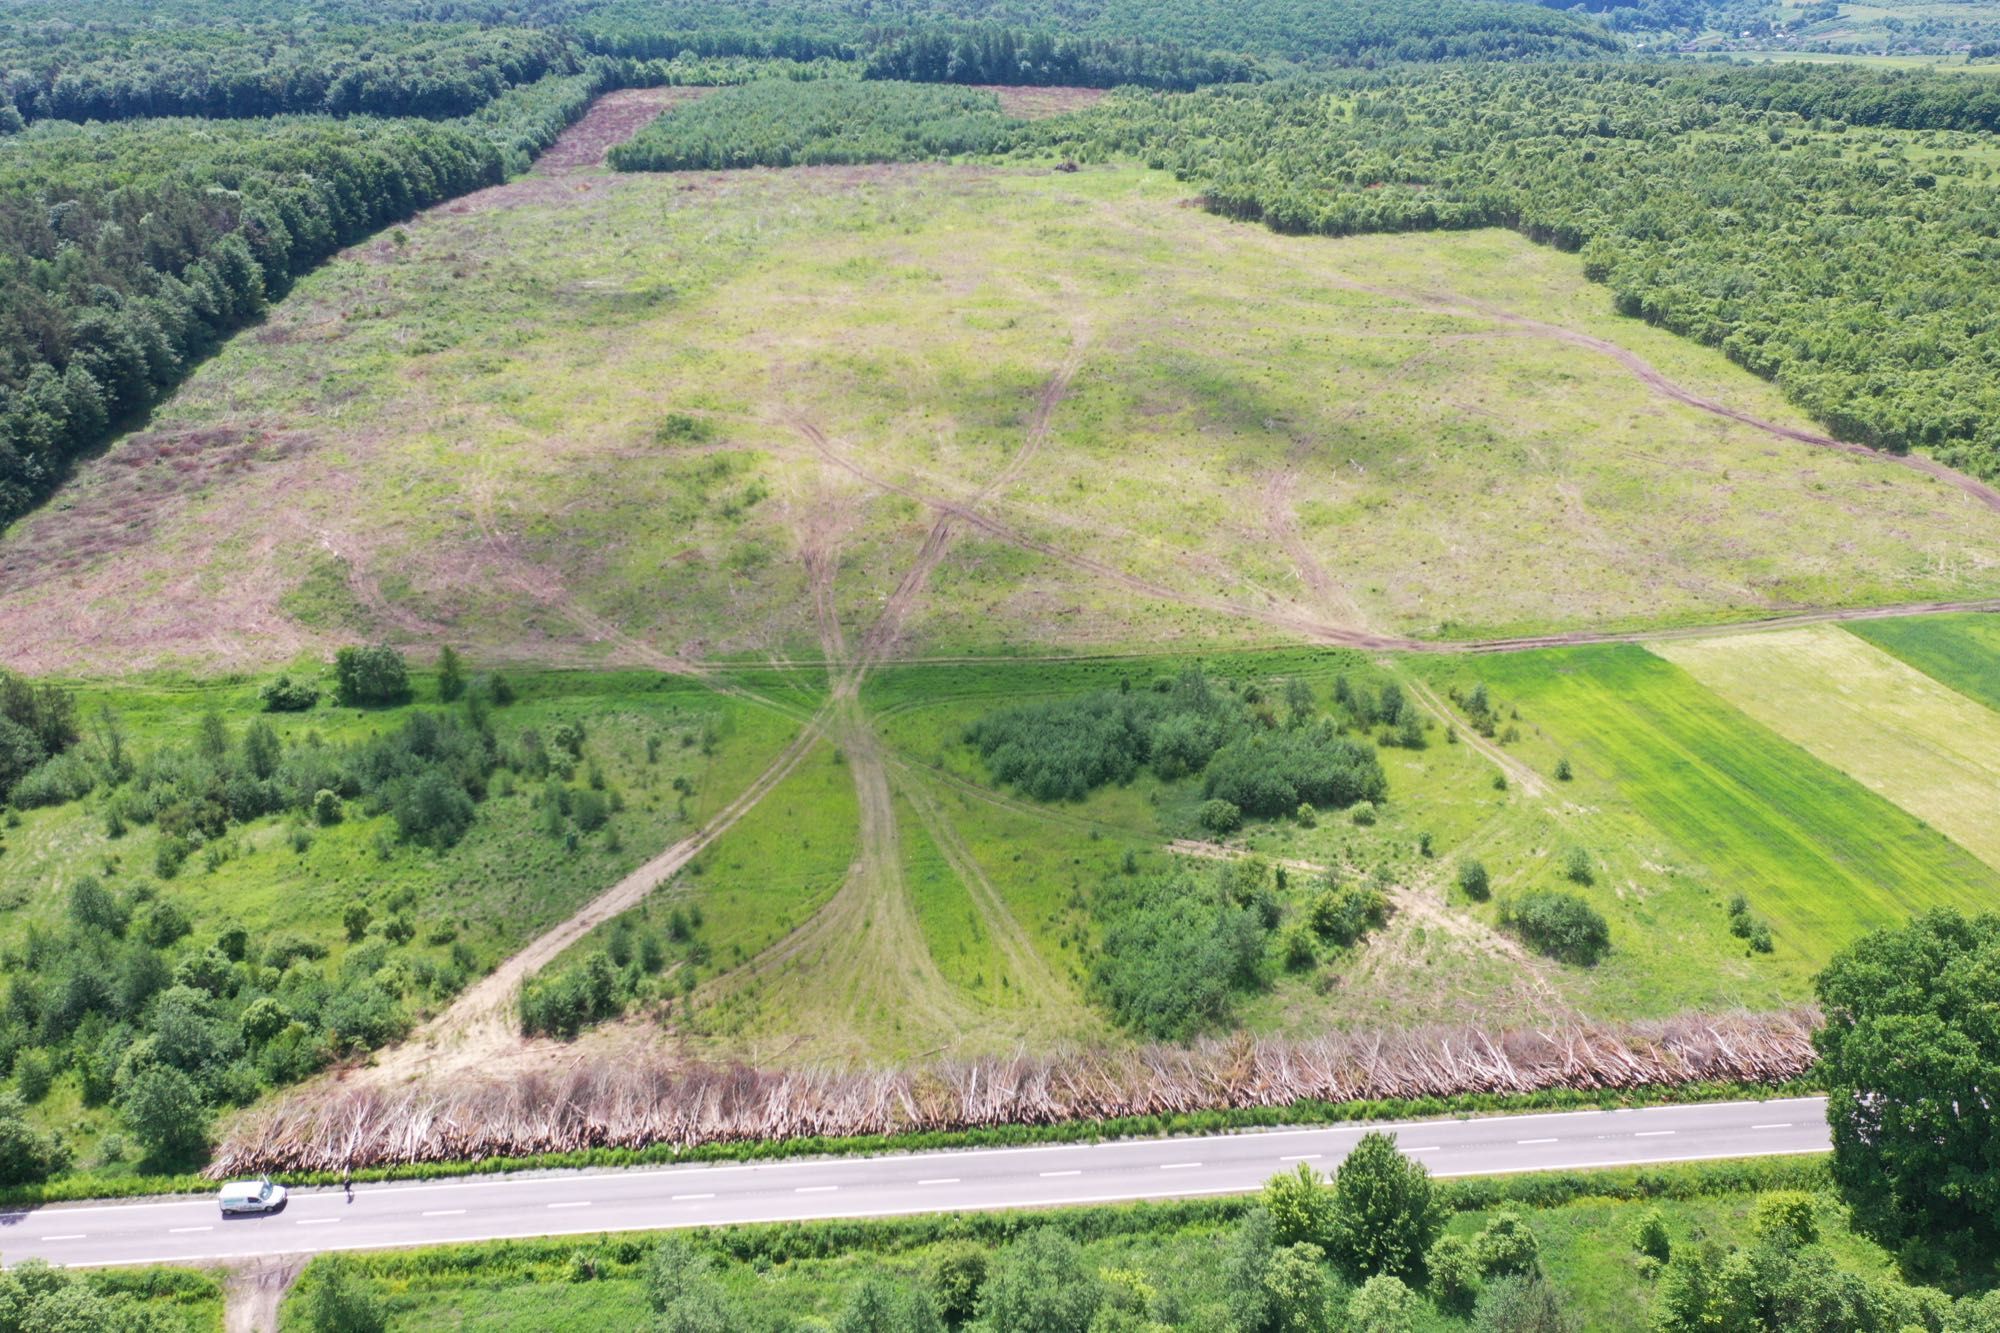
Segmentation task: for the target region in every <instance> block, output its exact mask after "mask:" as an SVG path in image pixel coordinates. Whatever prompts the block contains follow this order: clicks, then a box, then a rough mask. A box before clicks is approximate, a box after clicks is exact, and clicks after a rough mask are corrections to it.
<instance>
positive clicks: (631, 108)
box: [529, 88, 715, 176]
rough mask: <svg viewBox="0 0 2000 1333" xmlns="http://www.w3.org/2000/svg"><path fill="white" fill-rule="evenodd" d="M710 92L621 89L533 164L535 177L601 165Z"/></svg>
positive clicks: (593, 107)
mask: <svg viewBox="0 0 2000 1333" xmlns="http://www.w3.org/2000/svg"><path fill="white" fill-rule="evenodd" d="M714 91H715V89H713V88H621V89H619V90H618V91H617V92H610V93H606V94H604V96H602V97H600V98H598V99H597V101H595V102H594V103H592V104H591V107H590V110H589V111H588V112H586V113H585V115H584V117H583V119H582V120H579V121H578V122H577V123H576V124H574V125H572V126H570V127H569V128H568V129H567V130H564V131H563V133H562V137H561V138H559V139H557V140H556V141H555V142H554V143H553V144H550V145H549V150H548V151H547V152H546V153H543V154H542V155H541V157H539V158H537V159H536V160H535V168H534V170H533V171H532V172H530V173H529V174H530V175H534V176H568V175H572V174H574V173H576V172H578V171H585V170H588V169H589V168H591V167H601V166H603V165H604V155H605V154H606V153H609V152H610V151H611V150H612V149H613V148H615V147H616V146H618V145H619V144H621V143H624V142H625V141H626V140H627V139H629V138H631V137H632V136H633V135H635V134H637V133H638V132H639V131H640V130H643V129H645V128H646V127H647V126H648V125H650V124H652V123H653V122H654V121H655V120H657V119H658V118H659V117H660V115H661V113H663V112H665V111H668V110H671V109H672V108H674V107H677V106H686V105H687V104H688V103H689V102H692V101H695V100H696V99H698V98H701V97H705V96H706V95H708V94H709V93H712V92H714Z"/></svg>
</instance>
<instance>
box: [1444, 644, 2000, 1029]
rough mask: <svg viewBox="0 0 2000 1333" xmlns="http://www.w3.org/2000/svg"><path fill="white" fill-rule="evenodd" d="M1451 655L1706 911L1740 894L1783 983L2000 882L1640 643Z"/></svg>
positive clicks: (1652, 942) (1645, 942)
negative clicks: (1512, 710) (1658, 848)
mask: <svg viewBox="0 0 2000 1333" xmlns="http://www.w3.org/2000/svg"><path fill="white" fill-rule="evenodd" d="M1453 665H1454V669H1457V670H1459V671H1460V672H1461V676H1462V678H1463V679H1466V680H1470V679H1472V678H1474V677H1475V676H1476V677H1477V678H1478V679H1480V680H1483V681H1486V682H1487V683H1488V684H1489V685H1490V686H1492V687H1494V688H1496V689H1497V690H1498V691H1499V692H1500V693H1501V694H1502V695H1503V696H1504V697H1506V698H1508V699H1511V700H1518V706H1519V708H1520V710H1521V712H1522V714H1523V715H1524V717H1525V718H1527V719H1528V722H1527V723H1525V724H1523V730H1524V732H1526V733H1527V734H1526V735H1525V736H1524V738H1523V742H1522V744H1521V747H1520V748H1521V752H1522V753H1523V754H1524V755H1529V756H1532V757H1534V758H1535V759H1536V762H1537V766H1538V767H1543V766H1546V768H1545V771H1546V770H1547V769H1552V768H1553V766H1554V763H1555V761H1556V759H1557V757H1559V756H1567V757H1569V758H1570V759H1571V762H1572V763H1573V765H1574V766H1575V768H1576V769H1577V771H1578V775H1579V780H1580V781H1581V780H1583V779H1598V778H1601V779H1603V780H1604V781H1605V782H1606V784H1607V787H1606V788H1600V790H1601V791H1603V794H1604V798H1605V799H1606V800H1607V801H1608V800H1616V801H1618V802H1620V803H1622V804H1624V805H1626V806H1627V807H1628V808H1629V810H1630V811H1631V812H1632V814H1633V815H1634V816H1636V817H1637V819H1638V820H1640V821H1642V822H1643V824H1644V825H1645V826H1646V827H1648V828H1650V829H1652V830H1654V831H1655V832H1654V836H1655V837H1656V838H1657V839H1658V840H1660V841H1661V842H1662V843H1663V844H1664V849H1663V850H1664V851H1665V853H1666V855H1668V856H1671V857H1676V858H1678V859H1679V861H1680V866H1679V868H1678V870H1677V871H1676V873H1675V876H1674V877H1675V878H1676V879H1678V880H1679V881H1681V882H1682V883H1684V884H1685V885H1686V886H1687V888H1688V890H1689V891H1691V892H1695V893H1699V894H1702V895H1705V896H1706V898H1707V902H1708V904H1709V905H1708V907H1707V909H1706V910H1707V911H1708V912H1711V913H1713V914H1714V917H1715V919H1716V920H1717V921H1718V922H1719V919H1720V916H1721V914H1722V912H1723V908H1724V904H1725V903H1726V902H1727V900H1728V898H1729V896H1730V895H1731V894H1732V893H1736V892H1742V893H1744V894H1745V895H1747V896H1748V897H1749V899H1750V903H1751V907H1752V910H1753V911H1755V912H1756V913H1758V914H1760V915H1762V916H1764V917H1766V918H1768V919H1769V921H1770V923H1771V927H1772V930H1773V932H1774V934H1775V935H1776V936H1777V940H1778V949H1777V953H1776V954H1775V955H1774V956H1773V957H1772V958H1770V959H1768V960H1764V961H1763V962H1760V963H1759V964H1758V966H1760V967H1772V968H1775V969H1782V970H1788V971H1791V973H1792V975H1793V976H1794V977H1795V978H1796V980H1795V981H1793V983H1792V985H1793V986H1794V987H1799V988H1802V987H1803V985H1804V982H1805V980H1806V978H1807V976H1809V975H1810V972H1811V971H1812V970H1814V969H1815V968H1817V967H1818V966H1819V965H1820V964H1821V963H1823V962H1824V961H1825V960H1826V959H1827V957H1828V956H1830V955H1831V953H1832V952H1833V950H1834V949H1836V948H1838V947H1839V946H1840V945H1842V944H1844V943H1846V942H1847V941H1848V940H1851V939H1853V938H1854V937H1855V936H1856V935H1858V934H1860V933H1861V932H1863V931H1865V930H1867V929H1870V928H1873V927H1876V926H1883V925H1890V924H1893V923H1896V922H1898V921H1901V920H1902V919H1903V918H1904V917H1905V916H1907V915H1908V914H1909V913H1911V912H1915V911H1921V910H1923V909H1924V908H1926V907H1930V906H1934V905H1936V906H1955V907H1959V908H1961V909H1965V910H1978V909H1981V908H1984V907H1986V906H1988V905H1990V904H1991V903H1992V902H1993V901H1994V899H1993V894H1994V893H1995V892H1996V891H2000V873H1996V872H1995V870H1994V869H1993V868H1992V867H1991V866H1988V865H1986V864H1984V863H1983V862H1981V861H1980V860H1979V859H1977V858H1976V857H1974V856H1973V855H1971V854H1970V853H1969V852H1967V851H1965V850H1964V849H1963V848H1961V847H1959V846H1958V845H1957V844H1956V843H1954V842H1952V841H1950V840H1948V839H1947V838H1946V837H1944V836H1943V835H1942V834H1941V833H1939V832H1937V831H1936V830H1935V829H1934V828H1932V827H1930V826H1929V825H1927V824H1924V823H1922V822H1920V821H1919V820H1918V819H1917V818H1916V817H1915V816H1913V815H1911V814H1910V813H1908V812H1907V811H1905V810H1903V809H1902V808H1901V807H1899V806H1897V805H1895V804H1892V803H1891V802H1890V801H1888V800H1887V799H1885V798H1884V797H1882V796H1880V795H1877V794H1875V793H1873V792H1871V791H1869V790H1867V789H1866V788H1865V787H1863V786H1862V785H1860V784H1859V783H1857V782H1855V781H1854V780H1852V779H1851V778H1849V777H1847V776H1846V775H1844V774H1843V773H1841V772H1840V771H1839V770H1838V769H1836V768H1835V767H1833V766H1832V765H1831V764H1829V763H1827V762H1825V761H1824V760H1822V759H1819V758H1816V757H1814V756H1813V755H1812V754H1810V753H1809V752H1808V751H1806V750H1804V749H1802V748H1800V747H1799V746H1797V745H1795V744H1793V743H1791V742H1790V741H1787V740H1785V739H1783V738H1782V737H1781V736H1780V735H1779V734H1778V733H1777V732H1775V731H1773V730H1771V729H1770V728H1768V727H1767V726H1765V725H1764V724H1763V723H1762V722H1760V721H1758V720H1756V719H1754V718H1753V717H1752V716H1750V715H1749V714H1747V713H1745V712H1742V711H1739V709H1738V708H1736V707H1734V706H1732V705H1731V704H1730V703H1729V702H1726V701H1725V700H1724V699H1723V698H1721V697H1719V696H1718V695H1716V694H1714V693H1711V692H1710V691H1709V690H1707V689H1705V688H1703V686H1702V685H1701V684H1700V683H1699V682H1697V681H1696V679H1695V678H1694V677H1693V676H1691V675H1689V674H1688V673H1687V672H1685V671H1683V670H1681V669H1680V668H1679V667H1677V666H1675V665H1673V664H1672V663H1670V662H1667V661H1665V660H1664V659H1662V658H1660V657H1656V656H1654V655H1652V654H1651V653H1648V652H1646V651H1645V650H1644V649H1641V648H1637V647H1628V646H1614V647H1604V648H1586V649H1572V650H1561V651H1555V652H1546V653H1528V654H1520V655H1516V656H1507V657H1495V658H1482V659H1480V660H1479V661H1478V662H1476V663H1474V664H1469V665H1467V666H1463V667H1461V666H1458V664H1453ZM1795 702H1796V701H1795ZM1660 943H1661V941H1660V940H1659V939H1658V938H1656V937H1654V936H1653V935H1652V934H1651V933H1648V935H1647V936H1646V937H1645V938H1644V939H1642V940H1640V941H1637V942H1635V944H1634V946H1633V947H1635V948H1640V949H1645V950H1648V951H1651V950H1653V949H1655V948H1657V947H1658V946H1659V945H1660ZM1800 993H1802V992H1800Z"/></svg>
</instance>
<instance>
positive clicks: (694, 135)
mask: <svg viewBox="0 0 2000 1333" xmlns="http://www.w3.org/2000/svg"><path fill="white" fill-rule="evenodd" d="M1014 124H1015V122H1013V121H1012V120H1009V119H1008V118H1007V117H1006V116H1004V115H1002V114H1001V111H1000V99H999V98H997V97H995V96H994V95H993V94H992V93H990V92H974V91H972V90H970V89H965V88H946V87H939V86H937V85H935V84H900V83H857V82H852V81H849V80H844V79H819V80H814V81H811V82H794V81H791V80H784V79H766V80H763V81H761V82H758V83H750V84H745V85H743V86H741V87H738V88H729V89H726V90H724V91H722V92H719V93H715V94H713V95H711V96H709V97H705V98H703V99H702V100H701V101H699V102H696V103H695V104H694V105H693V106H690V107H686V108H684V109H682V110H680V111H678V112H676V113H675V114H674V115H671V116H662V117H661V118H660V119H658V120H656V121H654V122H653V123H652V124H651V125H649V126H648V127H646V128H645V129H643V130H641V131H640V132H639V133H638V134H637V135H636V136H634V137H633V138H632V139H631V141H630V142H627V143H623V144H620V145H618V146H617V147H615V148H613V149H612V150H611V154H610V159H609V160H610V163H611V165H612V166H613V167H615V168H617V169H618V170H620V171H689V170H716V169H721V168H728V167H747V166H777V167H790V166H818V165H826V164H835V163H847V162H884V161H889V162H897V161H911V160H915V159H920V158H933V157H949V156H955V155H957V154H960V153H990V152H993V151H995V150H996V149H999V148H1001V147H1002V146H1003V145H1005V144H1006V143H1008V142H1009V141H1010V139H1011V135H1012V132H1013V128H1014Z"/></svg>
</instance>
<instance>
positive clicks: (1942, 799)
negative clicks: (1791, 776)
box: [1655, 626, 2000, 896]
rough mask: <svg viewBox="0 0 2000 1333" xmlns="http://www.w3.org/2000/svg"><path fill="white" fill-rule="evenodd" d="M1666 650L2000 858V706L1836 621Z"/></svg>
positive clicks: (1915, 810) (1709, 682)
mask: <svg viewBox="0 0 2000 1333" xmlns="http://www.w3.org/2000/svg"><path fill="white" fill-rule="evenodd" d="M1655 651H1656V652H1658V653H1660V654H1661V655H1662V656H1664V657H1665V658H1667V660H1669V661H1671V662H1674V663H1676V664H1678V665H1679V666H1680V667H1681V668H1682V669H1684V670H1686V671H1687V672H1689V673H1690V674H1692V675H1693V676H1694V677H1695V678H1696V679H1697V680H1699V681H1701V682H1702V683H1703V684H1704V685H1706V686H1708V687H1709V688H1710V689H1711V690H1713V691H1715V693H1717V694H1718V695H1720V696H1721V697H1723V698H1724V699H1727V700H1729V701H1730V702H1731V703H1733V704H1735V705H1736V706H1737V707H1738V708H1741V709H1742V710H1743V711H1744V712H1745V713H1747V714H1749V715H1750V716H1751V717H1753V718H1756V719H1757V720H1758V721H1759V722H1760V723H1762V724H1763V725H1765V726H1767V727H1769V728H1770V729H1771V730H1773V731H1775V732H1777V733H1778V734H1779V735H1781V736H1783V737H1785V738H1786V739H1787V740H1790V741H1792V742H1794V743H1795V744H1797V745H1800V746H1802V747H1804V748H1805V749H1806V750H1808V751H1810V752H1811V753H1812V754H1813V755H1815V756H1816V757H1818V758H1820V759H1822V760H1824V761H1825V762H1827V763H1829V764H1831V765H1833V766H1834V767H1835V768H1838V769H1840V770H1841V771H1842V772H1843V773H1846V774H1848V775H1849V776H1850V777H1853V778H1854V779H1855V780H1856V781H1858V782H1860V783H1861V784H1862V785H1863V786H1865V787H1867V788H1869V789H1870V790H1871V791H1874V792H1877V793H1879V794H1880V795H1882V796H1883V797H1886V798H1887V799H1888V800H1890V801H1892V802H1894V803H1895V804H1896V805H1897V806H1899V807H1901V808H1902V809H1904V810H1906V811H1908V812H1909V813H1910V814H1912V815H1915V816H1916V817H1917V818H1918V819H1921V820H1923V821H1925V822H1926V823H1928V824H1930V825H1931V826H1932V827H1934V828H1936V829H1937V830H1938V831H1939V832H1940V833H1943V834H1944V835H1945V836H1946V837H1948V838H1950V839H1951V840H1952V841H1954V842H1956V843H1958V844H1959V845H1960V846H1961V847H1964V848H1965V849H1966V850H1968V851H1970V852H1972V853H1973V854H1974V855H1976V856H1979V857H1980V858H1982V859H1983V860H1985V861H1986V863H1987V864H1988V865H1992V866H1996V867H2000V821H1996V820H1995V819H1994V818H1993V811H1994V809H1995V807H1996V805H2000V713H1996V712H1994V711H1992V710H1991V709H1989V708H1987V707H1985V706H1983V705H1981V704H1979V703H1975V702H1974V701H1972V700H1971V699H1968V698H1966V697H1965V696H1964V695H1962V694H1958V693H1956V692H1954V691H1952V690H1950V689H1947V688H1946V687H1945V686H1943V685H1941V684H1939V683H1938V682H1936V681H1935V680H1932V679H1931V678H1930V677H1929V676H1927V675H1925V674H1923V673H1922V672H1921V671H1918V670H1917V669H1916V668H1915V667H1912V666H1910V665H1908V664H1906V663H1904V662H1902V661H1899V660H1898V659H1897V658H1895V657H1892V656H1890V655H1889V654H1888V653H1886V652H1883V651H1881V650H1880V649H1878V648H1874V647H1871V646H1869V645H1868V644H1867V643H1865V642H1863V641H1862V640H1861V639H1859V638H1856V637H1855V636H1854V635H1852V634H1849V633H1847V632H1846V631H1844V630H1842V629H1838V628H1834V627H1831V626H1824V627H1818V628H1814V629H1803V630H1791V631H1787V632H1785V633H1781V634H1750V635H1742V636H1738V637H1733V638H1716V639H1703V640H1698V641H1693V642H1687V643H1673V644H1665V645H1660V646H1658V647H1657V648H1656V649H1655ZM1898 887H1899V889H1902V891H1903V892H1905V893H1906V892H1908V890H1907V888H1903V886H1900V885H1899V886H1898ZM1899 896H1900V895H1899Z"/></svg>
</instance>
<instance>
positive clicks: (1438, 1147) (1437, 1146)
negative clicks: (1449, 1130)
mask: <svg viewBox="0 0 2000 1333" xmlns="http://www.w3.org/2000/svg"><path fill="white" fill-rule="evenodd" d="M1403 1151H1404V1152H1443V1151H1444V1145H1443V1144H1442V1143H1433V1144H1430V1145H1429V1146H1427V1147H1423V1148H1405V1149H1403Z"/></svg>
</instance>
